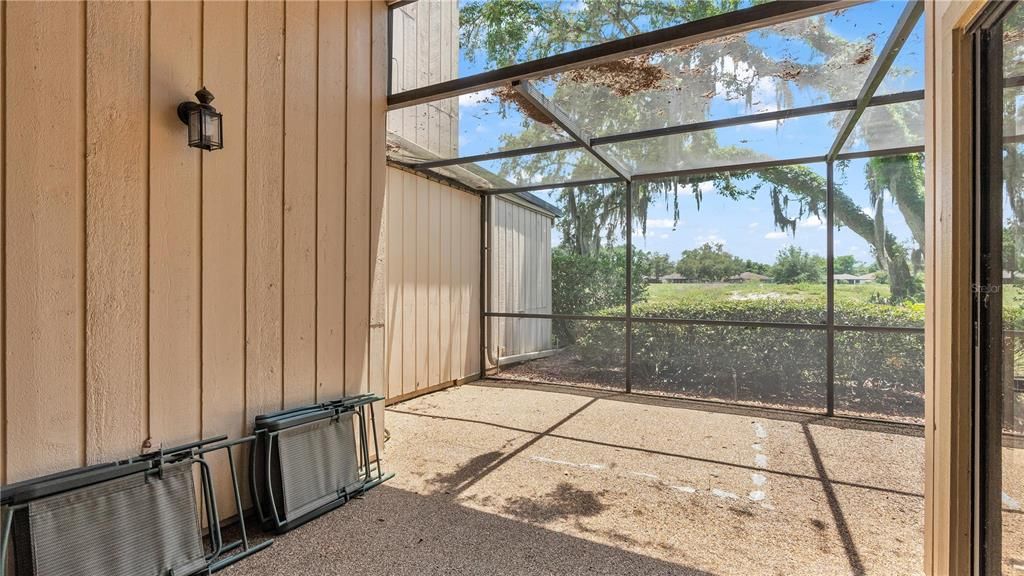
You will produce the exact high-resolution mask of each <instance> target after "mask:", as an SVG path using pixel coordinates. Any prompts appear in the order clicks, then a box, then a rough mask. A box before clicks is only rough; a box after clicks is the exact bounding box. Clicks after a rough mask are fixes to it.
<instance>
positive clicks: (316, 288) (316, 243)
mask: <svg viewBox="0 0 1024 576" xmlns="http://www.w3.org/2000/svg"><path fill="white" fill-rule="evenodd" d="M314 62H315V63H314V69H315V71H316V90H314V91H313V92H314V94H313V114H314V116H315V118H316V122H315V123H314V126H313V149H314V150H315V152H314V153H313V156H314V157H315V158H316V159H317V162H316V166H315V168H314V170H313V400H314V401H317V400H319V399H320V398H319V390H320V388H319V385H320V161H319V159H320V2H317V3H316V56H315V57H314Z"/></svg>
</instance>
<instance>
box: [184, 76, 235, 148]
mask: <svg viewBox="0 0 1024 576" xmlns="http://www.w3.org/2000/svg"><path fill="white" fill-rule="evenodd" d="M196 100H199V102H198V103H197V102H189V101H186V102H182V103H181V104H178V118H180V119H181V121H182V122H184V123H185V124H186V125H187V126H188V145H189V146H191V147H192V148H201V149H203V150H220V149H221V148H223V147H224V127H223V125H222V122H221V114H220V112H217V109H216V108H214V107H213V106H212V105H211V104H210V102H213V94H212V93H211V92H210V91H209V90H207V89H206V87H205V86H203V87H202V88H201V89H200V90H199V91H198V92H196Z"/></svg>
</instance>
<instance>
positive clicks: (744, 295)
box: [646, 282, 889, 306]
mask: <svg viewBox="0 0 1024 576" xmlns="http://www.w3.org/2000/svg"><path fill="white" fill-rule="evenodd" d="M873 296H875V297H883V298H888V297H889V286H888V284H877V283H872V284H860V285H851V284H837V285H836V301H837V302H851V303H854V302H855V303H864V304H866V303H869V302H871V299H872V297H873ZM762 298H764V299H769V298H771V299H777V298H784V299H790V300H800V301H815V300H818V301H820V302H821V305H822V306H824V305H825V284H767V283H762V282H744V283H738V284H724V283H721V284H651V285H649V286H648V287H647V300H646V302H647V303H648V304H652V305H665V306H670V305H673V304H675V305H681V304H692V303H698V302H707V301H709V300H711V301H716V300H747V299H762Z"/></svg>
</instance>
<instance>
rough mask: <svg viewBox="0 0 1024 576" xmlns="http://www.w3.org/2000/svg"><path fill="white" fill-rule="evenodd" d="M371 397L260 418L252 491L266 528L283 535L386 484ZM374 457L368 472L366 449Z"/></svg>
mask: <svg viewBox="0 0 1024 576" xmlns="http://www.w3.org/2000/svg"><path fill="white" fill-rule="evenodd" d="M379 400H382V398H380V397H379V396H374V395H370V394H366V395H362V396H357V397H351V398H343V399H341V400H338V401H335V402H327V403H324V404H316V405H311V406H303V407H299V408H293V409H290V410H283V411H280V412H275V413H272V414H265V415H261V416H258V417H257V418H256V423H255V435H256V446H255V449H254V450H253V451H252V453H251V465H252V471H251V472H252V473H251V475H250V478H251V481H252V492H253V494H254V495H255V498H254V501H255V504H256V507H257V511H258V513H259V515H260V518H261V520H262V521H263V523H264V526H265V527H266V528H268V529H271V530H275V531H279V532H280V531H286V530H289V529H291V528H294V527H296V526H298V525H299V524H302V523H304V522H306V521H308V520H310V519H312V518H315V517H317V516H319V515H321V514H324V513H326V512H327V511H329V510H332V509H334V508H336V507H338V506H340V505H342V504H344V503H345V502H347V501H348V500H349V499H351V498H352V497H354V496H356V495H358V494H360V493H362V492H364V491H366V490H368V489H369V488H371V487H373V486H375V485H377V484H379V483H381V482H383V481H385V480H387V479H388V478H390V476H384V475H383V474H382V473H381V471H380V466H379V450H378V449H377V446H376V440H375V438H374V439H371V438H370V435H369V434H368V433H367V420H368V418H367V415H366V409H367V407H369V409H370V413H371V417H370V418H369V421H370V422H371V424H372V420H373V418H372V402H376V401H379ZM370 442H373V445H374V450H375V452H376V454H377V456H378V458H377V460H376V462H377V474H376V476H374V475H373V474H372V473H371V467H370V461H371V458H370V454H369V449H368V445H369V443H370Z"/></svg>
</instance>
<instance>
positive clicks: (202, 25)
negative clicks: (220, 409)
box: [197, 0, 223, 439]
mask: <svg viewBox="0 0 1024 576" xmlns="http://www.w3.org/2000/svg"><path fill="white" fill-rule="evenodd" d="M205 54H206V0H203V3H202V4H200V6H199V85H200V86H202V87H204V88H205V87H206V57H205ZM221 131H222V132H223V125H222V126H221ZM204 165H205V160H204V158H203V153H202V151H200V152H199V214H198V218H199V226H198V228H197V230H198V231H199V255H198V256H199V297H198V305H199V366H198V370H199V412H198V415H199V438H200V439H201V438H203V435H204V433H205V431H204V430H203V421H204V418H203V413H204V411H205V409H206V407H205V405H204V402H203V395H204V388H205V385H206V383H205V381H204V378H203V375H204V370H203V368H204V366H205V361H206V359H205V358H204V355H203V352H204V348H203V335H204V333H205V332H204V328H203V318H204V316H205V314H204V312H205V310H204V309H203V286H204V284H203V271H204V268H203V206H204V204H205V203H206V195H205V194H204V190H203V182H204V180H203V167H204Z"/></svg>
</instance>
